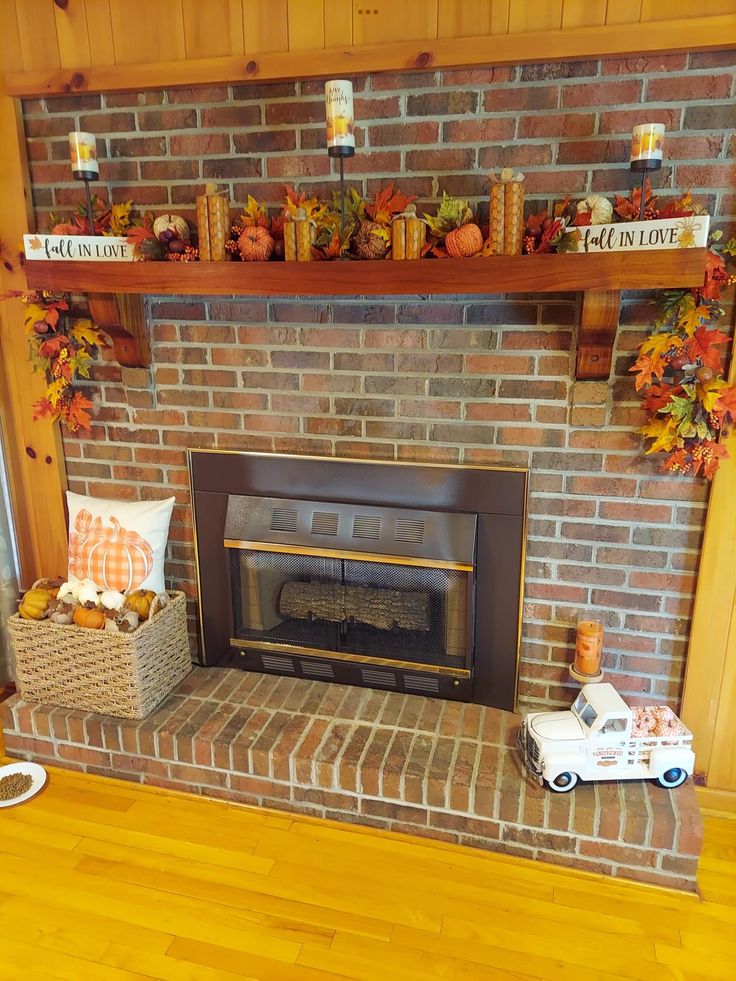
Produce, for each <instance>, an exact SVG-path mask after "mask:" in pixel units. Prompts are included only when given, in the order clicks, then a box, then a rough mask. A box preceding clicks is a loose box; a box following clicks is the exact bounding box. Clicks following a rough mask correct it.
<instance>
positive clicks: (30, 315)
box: [14, 292, 105, 433]
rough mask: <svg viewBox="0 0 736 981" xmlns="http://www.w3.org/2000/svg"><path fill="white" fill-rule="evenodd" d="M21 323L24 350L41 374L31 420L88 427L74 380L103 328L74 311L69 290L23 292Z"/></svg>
mask: <svg viewBox="0 0 736 981" xmlns="http://www.w3.org/2000/svg"><path fill="white" fill-rule="evenodd" d="M14 295H16V296H18V295H20V296H21V297H22V299H23V301H24V302H25V304H26V312H25V317H24V326H25V332H26V336H27V338H28V346H29V354H30V358H31V360H32V362H33V365H34V369H35V370H36V371H42V372H44V373H45V374H46V378H47V381H48V385H47V387H46V392H45V393H44V395H43V397H42V398H40V399H39V400H38V401H37V402H35V403H34V405H33V417H34V419H40V418H44V417H45V418H50V419H52V420H53V421H56V420H59V421H60V422H62V423H63V424H64V425H65V426H66V427H67V429H68V430H69V432H71V433H76V432H78V431H79V430H80V429H86V430H88V429H89V428H90V415H89V410H90V409H91V408H92V402H91V401H90V400H89V399H88V398H87V397H86V396H85V395H84V393H83V392H82V390H81V389H80V388H78V387H77V386H76V385H75V381H76V380H77V379H78V378H89V368H90V364H91V362H92V356H93V353H94V351H95V349H96V348H98V347H102V346H104V344H105V338H104V335H103V333H102V332H101V331H100V330H99V328H98V327H96V326H95V324H94V323H93V322H92V321H91V320H90V319H89V317H84V316H81V315H79V314H77V313H75V312H74V310H73V309H72V307H71V305H70V300H69V295H68V294H65V293H62V294H54V293H49V292H43V293H23V294H17V293H16V294H14Z"/></svg>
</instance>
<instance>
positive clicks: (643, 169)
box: [629, 157, 662, 221]
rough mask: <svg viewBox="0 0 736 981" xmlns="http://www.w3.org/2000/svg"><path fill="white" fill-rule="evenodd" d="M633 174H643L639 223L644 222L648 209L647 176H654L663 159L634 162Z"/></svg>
mask: <svg viewBox="0 0 736 981" xmlns="http://www.w3.org/2000/svg"><path fill="white" fill-rule="evenodd" d="M629 167H630V168H631V171H632V173H634V174H641V201H640V203H639V221H644V211H645V209H646V196H647V176H648V175H649V174H653V173H654V172H655V170H659V169H660V168H661V167H662V159H661V157H649V158H644V159H641V160H632V161H631V163H630V164H629Z"/></svg>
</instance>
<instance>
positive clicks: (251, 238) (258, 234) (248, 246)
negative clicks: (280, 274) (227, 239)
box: [238, 225, 273, 262]
mask: <svg viewBox="0 0 736 981" xmlns="http://www.w3.org/2000/svg"><path fill="white" fill-rule="evenodd" d="M238 251H239V252H240V255H241V258H243V259H244V260H245V261H246V262H266V260H268V259H270V258H271V253H272V252H273V238H272V237H271V236H270V235H269V233H268V232H267V231H266V229H265V228H262V227H261V226H260V225H252V226H251V227H249V228H245V229H243V231H242V232H241V234H240V238H239V239H238Z"/></svg>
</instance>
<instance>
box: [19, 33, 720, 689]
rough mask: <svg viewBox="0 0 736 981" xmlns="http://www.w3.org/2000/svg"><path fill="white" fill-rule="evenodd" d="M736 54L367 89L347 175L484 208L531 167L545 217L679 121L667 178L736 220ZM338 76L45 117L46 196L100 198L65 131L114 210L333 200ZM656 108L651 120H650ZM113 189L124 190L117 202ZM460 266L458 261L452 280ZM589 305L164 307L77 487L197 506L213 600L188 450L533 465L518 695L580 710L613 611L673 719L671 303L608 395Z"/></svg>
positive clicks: (681, 587) (58, 203)
mask: <svg viewBox="0 0 736 981" xmlns="http://www.w3.org/2000/svg"><path fill="white" fill-rule="evenodd" d="M735 61H736V57H735V56H734V54H733V53H732V52H731V53H728V52H727V53H709V54H693V55H690V56H687V55H684V54H683V55H680V54H678V55H670V56H666V57H661V56H660V57H652V58H631V59H616V60H612V61H603V62H601V63H598V62H595V61H593V62H577V63H570V64H561V65H527V66H523V67H518V68H515V67H512V68H505V67H504V68H497V69H480V70H473V71H457V72H426V73H418V74H409V75H400V76H399V75H377V76H372V77H370V78H364V79H359V80H356V117H357V119H358V121H359V132H358V143H359V151H358V153H357V154H356V156H355V158H353V159H352V160H350V161H348V162H347V166H346V170H347V173H348V175H349V179H350V181H351V182H353V183H355V184H356V185H357V186H358V187H359V188H360V189H361V190H362V191H363V192H368V193H370V192H372V191H373V190H375V189H376V188H377V187H378V186H380V185H381V184H382V183H384V182H385V180H386V179H388V178H390V177H395V176H397V175H399V174H400V175H401V178H400V181H399V183H400V186H401V188H402V189H404V190H405V191H412V192H415V193H417V194H418V195H419V196H420V199H421V200H422V202H425V201H433V200H436V198H437V196H438V194H441V191H442V189H446V190H447V191H448V192H450V193H453V194H462V195H468V196H470V197H471V199H472V200H473V201H474V202H476V203H479V204H480V206H481V210H483V208H484V206H485V200H486V196H487V177H486V173H485V172H486V170H487V169H488V168H496V167H500V166H503V165H507V164H513V165H515V166H519V167H521V168H523V169H524V171H525V172H526V174H527V190H528V196H529V198H530V207H533V208H534V209H535V210H537V209H538V208H539V207H541V205H542V203H544V202H545V201H547V200H548V199H555V198H559V197H560V196H561V195H564V194H565V193H570V194H572V195H577V196H581V195H583V194H584V193H586V192H588V193H589V192H592V191H595V192H603V193H608V194H610V193H612V192H613V191H617V190H622V189H624V188H627V187H628V186H629V181H630V175H629V171H628V167H627V165H626V161H627V153H628V146H629V132H630V129H631V126H632V123H634V122H636V121H642V120H655V121H657V120H658V121H663V122H665V123H666V124H667V129H668V133H667V141H666V147H667V156H668V160H667V161H666V164H665V166H664V168H663V169H662V171H661V172H660V174H658V175H657V177H656V179H655V183H656V184H657V185H661V186H662V188H663V189H664V193H667V192H668V191H669V192H672V191H673V190H674V189H676V190H678V191H682V190H685V189H687V188H688V187H691V188H692V189H693V191H694V193H695V196H696V198H697V199H698V200H699V201H700V202H702V203H703V204H705V205H706V206H707V208H708V210H709V211H710V213H711V214H713V215H714V216H715V219H716V223H717V224H719V225H723V226H724V227H727V225H728V221H729V220H730V219H731V218H732V217H733V215H734V210H735V209H734V201H735V199H734V191H733V176H734V171H735V170H736V167H735V165H734V156H735V155H736V144H735V143H734V138H733V136H732V135H731V129H732V127H733V126H734V124H735V123H736V118H735V116H736V113H735V111H734V103H733V100H732V93H733V85H734V62H735ZM321 91H322V84H321V83H320V82H301V83H275V84H271V85H255V84H254V85H242V86H232V87H230V88H228V87H226V86H211V87H206V88H201V89H186V90H172V91H168V92H162V91H152V92H146V93H144V94H142V95H138V94H130V93H118V94H111V95H105V96H96V95H82V96H73V97H64V98H57V99H54V100H52V99H47V100H45V101H37V100H36V101H28V102H27V103H26V104H25V114H26V128H27V134H28V149H29V156H30V158H31V161H32V163H31V173H32V178H33V197H34V204H35V207H36V210H37V212H38V213H39V218H40V220H41V222H42V224H43V223H44V222H45V213H46V212H48V211H49V210H50V209H52V208H56V209H57V210H58V209H64V208H68V207H69V206H71V205H73V204H76V202H77V201H78V200H79V199H80V192H79V187H78V185H75V184H74V182H73V181H72V180H71V179H70V176H71V175H70V173H69V171H68V164H67V147H66V133H67V131H68V130H69V129H72V128H75V127H76V128H81V129H88V130H91V131H93V132H95V133H96V134H97V136H98V146H99V147H100V151H101V152H100V156H101V161H102V164H101V170H102V174H103V177H104V178H105V180H106V181H107V183H108V186H109V188H110V190H111V191H112V193H113V195H114V198H115V200H122V199H125V198H127V197H133V198H134V199H135V200H136V202H138V203H140V204H145V205H149V206H151V207H153V208H154V209H160V210H165V209H168V208H169V207H172V208H176V209H177V210H180V211H183V212H184V213H187V214H191V204H192V201H193V198H194V195H195V193H198V192H199V190H200V189H201V187H202V185H203V182H204V180H207V179H212V180H216V181H220V182H222V183H226V184H227V185H228V186H229V187H230V190H231V194H232V198H233V200H234V201H235V202H242V201H243V200H244V198H245V196H246V194H248V193H251V194H254V195H255V196H256V197H258V198H259V199H261V200H265V201H267V202H269V203H273V204H276V203H277V202H278V201H279V200H280V198H281V196H282V194H283V183H284V181H285V180H288V181H291V182H294V183H297V184H298V186H300V187H303V188H307V189H313V190H314V191H315V193H320V194H326V193H329V192H330V191H331V190H332V188H333V187H334V186H335V182H334V178H333V177H332V176H331V175H330V163H329V160H328V158H327V156H326V154H325V152H324V149H323V142H324V128H323V123H322V112H323V110H322V99H321ZM642 103H644V104H645V105H644V106H642ZM103 186H104V185H103ZM440 273H441V266H438V274H440ZM578 302H579V298H578V297H577V296H575V295H567V294H557V295H549V296H542V297H536V298H534V300H533V301H532V300H531V299H530V298H528V297H524V296H522V295H509V296H507V297H505V298H488V299H474V300H473V301H472V302H466V301H465V300H459V301H453V300H448V299H446V298H443V299H442V300H441V301H436V300H433V299H431V298H427V299H422V298H416V297H412V298H407V299H404V300H402V299H399V300H395V301H394V300H392V301H390V302H389V301H381V300H378V301H374V302H371V303H363V302H361V301H359V300H354V301H351V300H342V299H341V300H332V299H330V298H325V300H324V301H319V302H303V303H299V302H294V301H289V300H283V299H271V300H269V299H266V298H263V299H254V300H247V301H230V300H227V299H217V300H214V299H210V300H207V299H206V298H202V299H200V298H194V299H188V300H186V301H177V300H171V299H158V300H156V299H154V300H152V301H151V303H150V321H151V331H152V339H153V358H154V364H153V367H152V369H151V371H150V372H149V371H144V370H121V369H120V368H119V367H118V366H117V365H116V364H115V363H113V362H112V361H111V360H109V358H108V359H106V360H105V362H104V363H103V364H101V365H100V366H98V367H97V368H96V369H95V371H94V380H93V385H92V386H91V387H92V389H93V391H94V393H95V395H96V398H97V399H98V401H99V408H98V409H97V412H96V417H95V426H94V429H93V432H92V435H91V438H88V439H82V440H76V439H65V448H66V457H67V468H68V473H69V479H70V486H71V487H72V488H73V489H75V490H78V491H86V492H89V493H91V494H97V495H104V496H110V497H126V498H138V497H159V496H161V495H162V493H168V492H169V488H170V489H171V490H172V491H173V492H174V493H175V494H176V496H177V499H178V506H177V508H176V509H175V512H174V521H173V527H172V533H171V543H170V546H169V563H168V574H169V576H170V577H171V580H172V582H173V583H174V584H176V585H180V584H183V587H184V588H185V589H186V590H187V592H188V593H189V595H190V596H192V597H193V596H194V593H195V587H194V570H193V554H192V544H191V541H192V535H191V527H190V521H189V507H188V492H187V474H186V467H185V447H187V446H204V447H222V448H233V449H252V450H264V451H270V452H296V453H321V454H328V455H331V454H336V455H342V456H371V457H376V458H380V459H402V460H412V459H413V460H439V461H451V462H465V463H471V462H481V463H500V464H509V465H522V466H528V467H530V468H531V469H532V485H531V486H532V494H531V500H530V520H529V540H528V562H527V578H526V604H525V616H524V642H523V650H522V668H521V693H522V696H523V697H524V699H526V700H527V701H532V702H534V701H537V702H539V701H545V702H546V701H559V702H567V701H569V697H570V689H569V688H566V687H565V679H566V665H567V663H568V662H569V659H570V651H571V640H572V638H573V635H574V628H573V624H574V622H575V617H576V614H577V612H578V610H581V609H588V608H592V609H595V610H596V611H598V612H599V613H601V614H602V615H604V616H605V620H606V624H607V627H608V632H607V638H606V668H607V670H608V677H609V678H610V680H612V681H614V682H615V683H616V684H617V685H618V686H619V688H620V689H621V690H622V691H623V692H624V693H626V694H627V695H630V696H633V697H639V698H642V699H643V700H649V699H650V698H651V697H655V698H657V699H661V700H669V701H671V702H673V703H676V701H677V699H678V697H679V693H680V689H681V684H682V674H683V667H684V655H685V651H686V646H687V635H688V628H689V618H690V615H691V609H692V596H693V591H694V584H695V575H696V572H697V564H698V555H699V547H700V541H701V536H702V526H703V519H704V510H705V501H706V499H707V487H706V486H704V485H703V484H702V483H700V482H693V481H690V480H675V479H669V478H666V477H663V476H661V475H660V474H659V473H658V472H657V463H656V461H652V460H645V459H643V458H642V457H641V455H640V453H639V442H638V438H637V437H636V436H635V435H634V433H633V430H634V428H635V427H636V426H637V425H639V424H640V422H641V415H640V413H639V410H638V408H637V403H636V400H635V397H634V391H633V386H632V383H631V379H630V376H629V375H628V374H627V369H628V366H629V364H630V363H631V361H630V355H631V352H632V351H633V349H634V347H635V346H636V344H637V342H638V341H639V340H640V339H641V337H642V336H643V331H644V330H645V329H646V325H647V324H648V323H649V321H650V317H651V308H650V307H649V306H648V304H647V303H646V302H645V301H643V300H642V298H641V296H639V297H634V296H630V297H629V298H628V300H627V302H626V305H625V307H624V310H623V316H622V329H621V330H620V332H619V337H618V342H617V356H616V359H615V368H614V372H613V377H612V379H611V383H610V384H606V383H585V384H574V383H573V380H572V372H573V367H574V359H573V354H572V352H573V350H574V334H575V330H576V324H577V319H578V309H579V308H578Z"/></svg>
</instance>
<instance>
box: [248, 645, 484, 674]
mask: <svg viewBox="0 0 736 981" xmlns="http://www.w3.org/2000/svg"><path fill="white" fill-rule="evenodd" d="M230 644H231V645H232V646H233V647H239V648H243V649H245V650H248V649H249V648H251V647H252V648H254V649H255V650H259V651H280V652H281V653H282V654H304V655H305V656H306V657H322V658H325V659H326V660H338V661H357V662H358V663H359V664H379V665H380V666H381V667H387V668H401V669H402V670H404V671H429V672H431V673H432V674H445V675H451V676H452V677H453V678H469V677H470V671H468V669H467V668H448V667H443V666H440V665H437V664H424V663H420V662H416V661H397V660H395V659H394V658H389V657H371V655H370V654H348V653H347V652H345V651H327V650H324V649H323V648H319V647H302V646H301V644H289V643H283V642H281V641H279V642H275V641H272V640H240V639H239V638H237V637H231V638H230Z"/></svg>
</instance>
